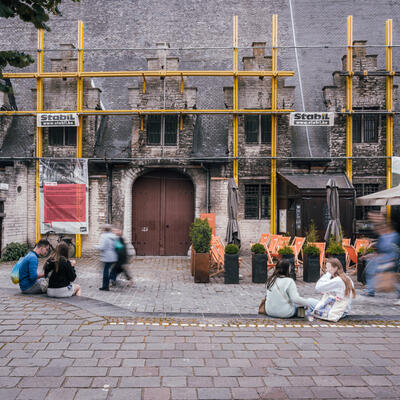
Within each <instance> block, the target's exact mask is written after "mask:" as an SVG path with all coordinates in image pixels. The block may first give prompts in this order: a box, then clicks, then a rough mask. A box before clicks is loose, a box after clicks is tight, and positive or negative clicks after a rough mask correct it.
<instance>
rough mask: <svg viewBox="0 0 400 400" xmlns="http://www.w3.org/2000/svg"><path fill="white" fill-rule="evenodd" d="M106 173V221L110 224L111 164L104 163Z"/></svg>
mask: <svg viewBox="0 0 400 400" xmlns="http://www.w3.org/2000/svg"><path fill="white" fill-rule="evenodd" d="M106 171H107V204H106V210H107V215H106V221H107V224H111V221H112V164H110V163H106Z"/></svg>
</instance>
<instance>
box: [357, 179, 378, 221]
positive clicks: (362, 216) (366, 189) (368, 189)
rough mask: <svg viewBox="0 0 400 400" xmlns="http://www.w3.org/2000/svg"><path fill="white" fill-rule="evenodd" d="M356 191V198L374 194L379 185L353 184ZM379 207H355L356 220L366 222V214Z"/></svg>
mask: <svg viewBox="0 0 400 400" xmlns="http://www.w3.org/2000/svg"><path fill="white" fill-rule="evenodd" d="M354 189H355V190H356V197H361V196H366V195H367V194H371V193H375V192H377V191H378V190H379V184H377V183H356V184H354ZM379 209H380V207H374V206H357V207H356V219H358V220H366V219H368V212H369V211H371V210H378V211H379Z"/></svg>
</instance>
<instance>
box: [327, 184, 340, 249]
mask: <svg viewBox="0 0 400 400" xmlns="http://www.w3.org/2000/svg"><path fill="white" fill-rule="evenodd" d="M326 200H327V203H328V212H329V223H328V227H327V228H326V233H325V237H324V239H325V241H326V242H328V241H329V238H330V237H331V236H332V235H333V236H335V237H336V240H338V241H340V242H341V241H342V237H341V232H340V215H339V191H338V187H337V185H336V181H335V180H334V179H329V181H328V183H327V184H326Z"/></svg>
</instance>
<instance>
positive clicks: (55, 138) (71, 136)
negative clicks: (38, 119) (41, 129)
mask: <svg viewBox="0 0 400 400" xmlns="http://www.w3.org/2000/svg"><path fill="white" fill-rule="evenodd" d="M49 143H50V145H51V146H76V126H57V127H52V128H49Z"/></svg>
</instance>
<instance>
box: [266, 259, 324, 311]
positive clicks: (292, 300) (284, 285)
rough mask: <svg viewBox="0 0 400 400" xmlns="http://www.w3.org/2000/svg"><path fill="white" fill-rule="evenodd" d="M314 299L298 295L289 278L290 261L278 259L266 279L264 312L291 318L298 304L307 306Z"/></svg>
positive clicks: (294, 284) (294, 285)
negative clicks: (270, 274) (271, 272)
mask: <svg viewBox="0 0 400 400" xmlns="http://www.w3.org/2000/svg"><path fill="white" fill-rule="evenodd" d="M316 301H317V300H315V299H311V298H304V297H301V296H300V295H299V292H298V291H297V286H296V283H295V281H294V280H293V279H292V278H290V262H289V261H287V260H280V261H278V263H277V264H276V266H275V270H274V273H273V274H272V276H271V277H270V278H269V279H268V281H267V294H266V299H265V312H266V314H267V315H268V316H271V317H277V318H291V317H294V316H295V315H296V313H297V308H298V307H299V306H302V307H309V306H310V304H315V302H316ZM317 302H318V301H317Z"/></svg>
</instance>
